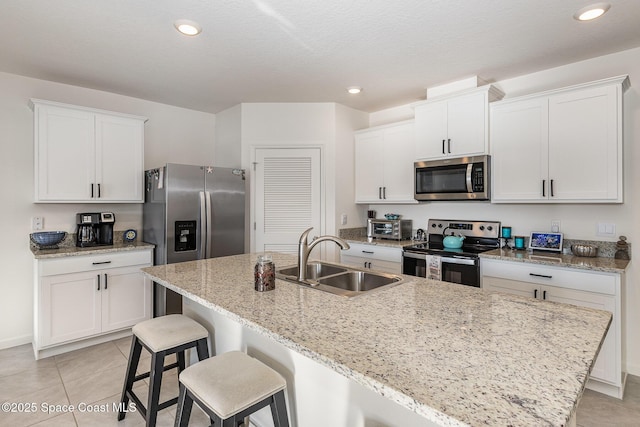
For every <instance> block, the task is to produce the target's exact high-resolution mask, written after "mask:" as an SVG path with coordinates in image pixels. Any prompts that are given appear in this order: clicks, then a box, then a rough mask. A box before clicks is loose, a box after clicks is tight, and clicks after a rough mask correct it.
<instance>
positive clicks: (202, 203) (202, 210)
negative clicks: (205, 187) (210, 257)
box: [198, 191, 208, 259]
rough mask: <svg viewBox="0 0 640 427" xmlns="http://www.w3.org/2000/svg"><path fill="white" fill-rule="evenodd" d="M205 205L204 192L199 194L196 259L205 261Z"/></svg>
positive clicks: (206, 225)
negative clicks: (198, 241) (198, 233)
mask: <svg viewBox="0 0 640 427" xmlns="http://www.w3.org/2000/svg"><path fill="white" fill-rule="evenodd" d="M207 228H208V224H207V205H206V203H205V197H204V191H201V192H200V248H198V259H205V258H206V257H207V254H206V249H205V248H206V243H207Z"/></svg>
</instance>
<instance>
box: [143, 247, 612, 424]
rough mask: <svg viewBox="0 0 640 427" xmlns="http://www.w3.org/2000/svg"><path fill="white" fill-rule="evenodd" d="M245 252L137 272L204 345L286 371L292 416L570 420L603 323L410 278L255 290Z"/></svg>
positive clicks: (604, 319)
mask: <svg viewBox="0 0 640 427" xmlns="http://www.w3.org/2000/svg"><path fill="white" fill-rule="evenodd" d="M273 258H274V261H275V263H276V265H277V266H285V265H292V264H295V262H296V257H295V256H292V255H285V254H273ZM255 259H256V254H246V255H237V256H232V257H224V258H214V259H208V260H202V261H193V262H186V263H179V264H169V265H162V266H155V267H149V268H145V269H143V271H144V272H145V274H146V275H147V276H148V277H149V278H151V279H152V280H154V281H156V282H157V283H159V284H161V285H163V286H166V287H168V288H170V289H172V290H174V291H176V292H178V293H180V294H182V295H183V297H184V298H183V299H184V301H185V314H187V315H190V316H192V317H195V318H196V319H197V320H200V321H202V322H203V323H205V324H206V325H208V326H209V329H210V331H211V332H212V337H213V339H214V345H213V347H214V348H213V350H214V351H215V352H216V353H220V352H224V351H229V350H234V349H237V350H244V351H247V352H248V353H249V354H250V355H252V356H254V357H257V358H259V359H261V360H263V361H264V362H265V363H267V364H268V365H269V366H271V367H273V368H274V369H276V370H278V371H279V372H280V373H281V374H282V375H283V376H284V377H285V379H286V380H287V394H288V403H289V414H290V418H291V420H292V423H293V425H294V426H296V425H297V426H302V427H309V426H327V425H331V426H345V427H347V426H349V427H351V426H359V425H360V426H396V425H424V426H432V425H449V426H455V425H527V426H529V425H550V426H561V425H570V424H572V423H574V422H575V409H576V407H577V405H578V402H579V400H580V397H581V395H582V392H583V389H584V386H585V383H586V380H587V376H588V374H589V371H590V369H591V367H592V365H593V363H594V360H595V358H596V356H597V353H598V350H599V348H600V346H601V343H602V340H603V337H604V336H605V334H606V332H607V328H608V326H609V323H610V321H611V314H610V313H608V312H604V311H600V310H593V309H588V308H581V307H576V306H570V305H564V304H556V303H550V302H546V301H536V300H533V299H527V298H521V297H517V296H511V295H507V294H502V293H490V292H486V291H483V290H480V289H476V288H472V287H468V286H461V285H455V284H450V283H445V282H439V281H433V280H427V279H421V278H415V277H410V276H407V277H406V279H407V281H406V282H405V283H404V284H401V285H398V286H395V287H391V288H387V289H381V290H379V291H374V292H371V293H369V294H367V295H362V296H359V297H356V298H351V299H347V298H344V297H340V296H336V295H332V294H329V293H324V292H321V291H318V290H315V289H307V288H304V287H302V286H299V285H296V284H293V283H289V282H286V281H281V280H278V281H277V282H276V289H275V290H274V291H269V292H262V293H260V292H256V291H254V288H253V266H254V263H255ZM267 418H268V417H267ZM259 425H261V424H259Z"/></svg>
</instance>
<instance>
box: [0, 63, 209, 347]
mask: <svg viewBox="0 0 640 427" xmlns="http://www.w3.org/2000/svg"><path fill="white" fill-rule="evenodd" d="M0 93H1V94H2V96H0V150H1V151H0V182H1V184H0V200H2V205H1V206H0V235H2V241H3V245H2V246H1V247H0V276H1V277H0V295H2V298H0V348H5V347H11V346H13V345H19V344H23V343H27V342H30V341H31V335H32V329H33V327H32V323H33V320H32V319H33V273H32V269H33V266H32V264H33V256H32V254H31V252H30V250H29V237H28V235H29V233H30V232H31V218H32V217H33V216H42V217H44V227H45V230H64V231H68V232H75V214H76V213H77V212H87V211H96V210H98V211H107V210H108V211H113V212H114V213H115V215H116V229H117V230H125V229H127V228H137V229H140V228H141V226H142V205H140V204H112V205H102V204H99V205H98V204H34V203H33V194H34V191H33V112H32V111H31V110H30V109H29V106H28V101H29V99H30V98H39V99H46V100H51V101H59V102H64V103H69V104H75V105H81V106H87V107H94V108H100V109H104V110H110V111H118V112H124V113H130V114H135V115H140V116H145V117H148V118H149V121H148V122H147V124H146V125H145V166H146V168H151V167H156V166H160V165H162V164H164V163H167V162H168V161H171V162H177V163H197V164H201V163H203V162H206V163H213V160H214V158H213V153H214V152H213V135H214V128H215V116H214V115H212V114H207V113H201V112H197V111H191V110H186V109H183V108H177V107H172V106H168V105H164V104H158V103H154V102H149V101H144V100H141V99H136V98H130V97H126V96H122V95H116V94H113V93H107V92H100V91H96V90H90V89H85V88H80V87H76V86H69V85H63V84H59V83H53V82H49V81H44V80H37V79H32V78H27V77H22V76H17V75H13V74H6V73H0ZM122 160H123V162H124V161H126V158H124V157H123V159H122ZM74 161H75V159H69V167H73V164H74Z"/></svg>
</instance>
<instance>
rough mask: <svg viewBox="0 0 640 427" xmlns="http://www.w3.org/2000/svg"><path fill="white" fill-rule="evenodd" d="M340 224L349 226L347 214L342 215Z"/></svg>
mask: <svg viewBox="0 0 640 427" xmlns="http://www.w3.org/2000/svg"><path fill="white" fill-rule="evenodd" d="M340 224H341V225H347V214H342V215H341V216H340Z"/></svg>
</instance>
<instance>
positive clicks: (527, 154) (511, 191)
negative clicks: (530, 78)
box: [491, 98, 549, 202]
mask: <svg viewBox="0 0 640 427" xmlns="http://www.w3.org/2000/svg"><path fill="white" fill-rule="evenodd" d="M548 141H549V140H548V108H547V99H546V98H539V99H533V100H525V101H518V102H511V103H507V104H498V105H492V106H491V161H492V162H493V164H492V168H491V171H492V174H493V180H492V181H493V191H492V197H491V200H492V201H494V202H500V201H537V200H546V199H547V198H548V196H549V191H548V183H549V180H548V157H549V153H548V147H549V143H548Z"/></svg>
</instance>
